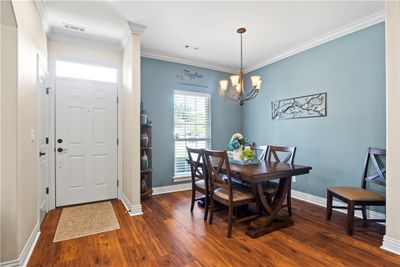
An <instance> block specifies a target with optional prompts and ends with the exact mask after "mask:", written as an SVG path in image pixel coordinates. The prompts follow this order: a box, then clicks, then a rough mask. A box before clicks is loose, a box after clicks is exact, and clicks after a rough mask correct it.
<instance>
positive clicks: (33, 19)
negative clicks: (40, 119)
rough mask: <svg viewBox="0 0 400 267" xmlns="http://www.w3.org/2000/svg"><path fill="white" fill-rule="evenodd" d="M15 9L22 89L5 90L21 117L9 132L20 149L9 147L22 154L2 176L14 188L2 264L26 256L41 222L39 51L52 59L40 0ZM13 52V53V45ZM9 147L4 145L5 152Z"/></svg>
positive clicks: (16, 3) (4, 197)
mask: <svg viewBox="0 0 400 267" xmlns="http://www.w3.org/2000/svg"><path fill="white" fill-rule="evenodd" d="M12 7H13V11H14V13H15V18H16V24H17V46H16V48H17V50H16V52H17V58H14V59H13V63H10V64H11V65H10V66H11V67H14V68H15V66H17V69H16V70H15V69H14V74H17V75H18V77H17V87H16V88H15V82H13V84H14V85H11V86H9V87H8V86H7V87H5V88H3V86H2V95H3V90H6V92H5V93H4V94H5V95H7V97H9V98H10V101H14V102H13V103H12V105H13V108H14V109H16V117H15V114H12V115H10V116H13V117H12V118H9V121H8V122H9V123H10V126H11V128H7V134H8V135H7V136H9V137H15V136H16V139H13V138H11V139H10V146H14V147H12V148H10V149H12V151H6V153H10V156H11V157H14V156H15V157H16V164H14V163H13V164H10V165H9V166H8V167H9V169H8V170H7V173H6V175H5V176H4V177H3V172H2V178H1V180H2V185H5V187H4V189H3V190H7V191H9V192H7V193H6V194H4V195H3V194H2V199H1V200H2V203H5V204H6V205H7V206H8V205H10V207H11V208H12V209H13V210H14V211H13V212H12V213H6V214H5V217H4V218H3V209H2V221H3V219H4V220H5V221H6V222H7V224H6V226H7V225H8V227H7V228H5V231H6V234H5V235H4V236H3V234H2V236H1V239H2V244H3V245H2V252H4V253H5V254H4V255H3V253H2V257H1V261H2V262H3V261H6V260H13V259H16V258H17V257H18V256H19V255H20V253H21V251H22V250H23V248H24V246H25V244H26V243H27V241H28V239H29V237H30V236H31V234H32V232H33V231H34V229H35V227H36V226H37V222H38V207H37V188H38V184H37V182H38V179H37V178H38V177H37V160H38V156H39V155H38V150H37V142H36V133H37V55H38V54H39V56H40V57H41V58H42V60H43V62H47V41H46V35H45V33H44V31H43V29H42V22H41V19H40V17H39V14H38V12H37V10H36V7H35V4H34V2H33V1H24V2H22V1H12ZM2 29H3V28H2ZM3 41H4V42H8V41H10V42H14V43H15V40H14V41H13V40H10V39H8V38H6V39H5V40H3V38H2V42H3ZM14 48H15V46H14ZM10 53H11V54H12V53H13V50H12V49H11V50H10ZM14 64H17V65H14ZM2 71H3V68H2ZM10 77H12V76H10ZM10 77H9V78H10ZM2 82H3V81H2ZM2 85H3V84H2ZM15 97H16V99H15ZM10 104H11V103H10ZM2 106H3V105H2ZM13 112H14V111H13ZM2 119H3V117H2ZM11 120H13V122H11ZM15 122H16V125H15ZM2 124H3V120H2ZM32 134H33V136H32ZM32 137H33V138H32ZM14 140H16V149H15V142H14ZM7 141H8V140H7ZM4 151H5V150H4V148H3V147H2V153H3V152H4ZM15 151H16V154H15ZM2 158H3V157H2ZM8 186H9V188H8ZM2 188H3V187H2ZM2 230H3V229H2Z"/></svg>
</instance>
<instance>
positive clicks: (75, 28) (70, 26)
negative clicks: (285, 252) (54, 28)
mask: <svg viewBox="0 0 400 267" xmlns="http://www.w3.org/2000/svg"><path fill="white" fill-rule="evenodd" d="M63 25H64V28H65V29H67V30H70V31H76V32H85V31H86V27H82V26H77V25H73V24H68V23H63Z"/></svg>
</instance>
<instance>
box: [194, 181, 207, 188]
mask: <svg viewBox="0 0 400 267" xmlns="http://www.w3.org/2000/svg"><path fill="white" fill-rule="evenodd" d="M195 184H196V187H198V188H201V189H203V190H206V184H205V182H204V179H201V180H197V181H196V182H195Z"/></svg>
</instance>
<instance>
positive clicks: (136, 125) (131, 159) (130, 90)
mask: <svg viewBox="0 0 400 267" xmlns="http://www.w3.org/2000/svg"><path fill="white" fill-rule="evenodd" d="M122 77H123V82H122V83H123V87H122V90H123V92H122V96H123V104H122V107H123V111H122V120H123V121H122V125H123V130H122V190H123V193H124V195H125V198H124V199H125V202H128V203H125V204H126V205H127V206H128V209H130V210H131V213H130V214H131V215H135V214H141V212H142V210H141V205H140V143H139V140H140V36H139V35H136V34H131V36H130V37H129V40H128V42H127V44H126V46H125V50H124V53H123V61H122Z"/></svg>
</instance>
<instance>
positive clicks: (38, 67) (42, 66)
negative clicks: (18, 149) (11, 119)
mask: <svg viewBox="0 0 400 267" xmlns="http://www.w3.org/2000/svg"><path fill="white" fill-rule="evenodd" d="M36 64H37V65H36V92H37V93H36V103H40V97H41V94H40V89H41V88H40V84H39V79H40V72H41V71H43V72H44V73H45V74H46V76H47V83H49V78H50V76H49V72H48V69H47V67H46V65H45V64H44V61H43V60H42V58H41V57H40V55H39V54H36ZM49 106H50V99H49ZM48 112H50V107H49V109H48ZM36 114H37V119H36V133H35V135H36V136H35V141H36V167H37V170H36V175H37V176H36V177H37V200H36V202H37V223H38V224H39V225H40V223H41V222H40V205H41V204H42V203H40V196H41V190H42V188H40V181H39V179H40V156H39V153H40V140H39V137H40V136H39V128H40V110H39V105H37V107H36ZM49 124H50V122H49ZM48 131H49V135H50V128H49V129H48ZM48 148H49V149H50V144H49V146H48ZM48 156H49V155H48ZM47 160H48V164H49V165H48V168H49V170H48V179H49V182H48V183H49V184H50V169H51V168H50V159H49V158H48V159H47ZM48 186H49V185H48ZM49 204H50V198H49V196H48V197H47V212H48V211H49V210H50V207H49V206H50V205H49Z"/></svg>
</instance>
